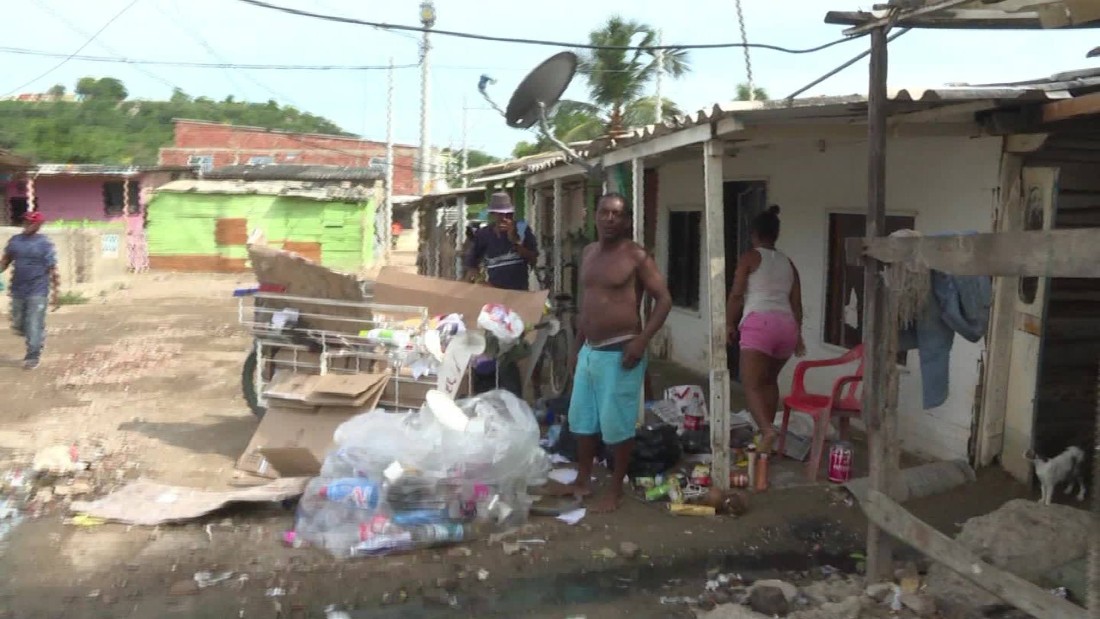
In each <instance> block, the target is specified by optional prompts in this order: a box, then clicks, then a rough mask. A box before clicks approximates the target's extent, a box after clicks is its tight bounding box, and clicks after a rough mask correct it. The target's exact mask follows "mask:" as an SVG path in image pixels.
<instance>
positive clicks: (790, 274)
mask: <svg viewBox="0 0 1100 619" xmlns="http://www.w3.org/2000/svg"><path fill="white" fill-rule="evenodd" d="M756 252H757V253H758V254H760V266H759V267H757V268H756V270H755V271H753V272H752V273H749V285H748V290H746V291H745V309H744V311H743V312H742V313H741V321H742V322H744V320H745V316H748V315H749V314H751V313H753V312H782V313H785V314H793V313H794V312H792V311H791V287H792V286H794V267H793V266H791V261H790V259H789V258H787V255H786V254H784V253H783V252H781V251H777V250H774V249H767V248H764V247H759V248H757V249H756Z"/></svg>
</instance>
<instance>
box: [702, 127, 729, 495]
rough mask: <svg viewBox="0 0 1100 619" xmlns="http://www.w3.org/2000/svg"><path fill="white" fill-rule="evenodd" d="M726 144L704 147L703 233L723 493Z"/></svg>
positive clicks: (713, 435)
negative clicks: (723, 194) (724, 165)
mask: <svg viewBox="0 0 1100 619" xmlns="http://www.w3.org/2000/svg"><path fill="white" fill-rule="evenodd" d="M724 147H725V144H724V143H723V142H722V141H721V140H708V141H707V142H704V144H703V185H704V187H705V190H706V194H705V197H704V203H705V205H706V207H705V208H706V210H705V211H704V213H703V230H704V238H705V240H706V242H705V243H704V246H705V247H706V262H704V264H703V272H704V273H706V278H707V298H708V299H709V300H710V303H709V305H708V311H707V314H706V315H707V332H708V333H709V334H710V346H709V349H708V351H707V353H708V354H707V362H708V365H709V366H710V406H709V408H710V451H711V454H712V455H713V458H712V461H711V473H710V477H711V483H712V484H713V485H714V486H715V487H717V488H719V489H721V490H729V487H730V414H729V405H728V404H727V394H729V388H730V373H729V369H728V367H727V366H726V219H725V213H724V210H725V209H724V203H723V200H722V180H723V176H722V159H723V155H724V150H725V148H724Z"/></svg>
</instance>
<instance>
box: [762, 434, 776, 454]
mask: <svg viewBox="0 0 1100 619" xmlns="http://www.w3.org/2000/svg"><path fill="white" fill-rule="evenodd" d="M778 440H779V433H778V432H776V431H775V430H771V431H768V430H765V431H763V432H761V433H760V453H762V454H768V455H769V456H771V455H774V454H775V447H776V443H777V441H778Z"/></svg>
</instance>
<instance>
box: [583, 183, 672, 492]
mask: <svg viewBox="0 0 1100 619" xmlns="http://www.w3.org/2000/svg"><path fill="white" fill-rule="evenodd" d="M631 220H632V216H631V209H630V207H629V206H627V203H626V198H625V197H623V196H622V195H621V194H617V193H610V194H606V195H604V196H603V197H602V198H600V201H599V203H598V204H597V206H596V230H597V232H598V238H599V240H598V241H596V242H595V243H592V244H590V245H589V246H588V247H586V248H585V249H584V254H583V257H582V258H581V271H580V285H581V294H580V297H581V304H580V312H579V314H578V316H577V340H576V347H577V350H575V351H574V358H575V361H574V362H573V363H574V376H573V395H572V399H571V400H570V403H569V429H570V430H571V431H572V432H573V434H575V435H576V436H577V456H578V466H577V468H578V473H577V481H576V482H574V485H573V486H570V487H569V489H568V491H569V492H571V493H573V494H578V495H582V496H584V495H588V494H590V492H591V491H590V488H589V480H590V479H591V476H592V461H593V459H594V458H595V456H596V448H597V446H598V443H599V437H600V436H601V435H602V437H603V442H604V443H606V444H607V445H609V446H610V447H611V448H612V450H613V455H614V465H613V468H614V470H613V471H612V474H611V481H610V482H609V483H610V486H609V487H608V488H607V491H606V493H605V494H604V495H603V496H602V497H601V498H600V499H598V500H597V501H596V502H595V503H594V504H593V506H592V511H594V512H608V511H614V510H616V509H618V507H619V504H620V503H621V502H622V498H623V482H624V480H625V479H626V476H627V471H628V470H629V468H630V456H631V451H632V450H633V448H634V434H635V424H636V423H637V420H638V411H639V410H640V409H641V406H642V397H643V393H642V391H643V388H644V381H645V371H646V365H647V361H646V348H647V347H648V346H649V342H650V340H652V339H653V336H654V335H655V334H656V333H657V331H658V330H660V328H661V327H662V326H663V325H664V323H665V319H666V318H667V317H668V313H669V311H670V310H671V309H672V297H671V296H670V295H669V292H668V285H667V284H666V282H665V278H664V276H662V275H661V273H660V272H659V271H658V270H657V264H656V262H655V261H654V260H653V256H652V255H650V254H649V252H647V251H646V250H645V248H643V247H642V246H641V245H638V244H637V243H635V242H633V241H632V240H630V230H631ZM643 294H648V295H649V297H650V298H651V299H652V300H653V308H652V312H651V313H650V315H649V319H648V320H647V321H646V323H645V324H644V325H643V324H642V319H641V312H640V310H641V302H642V296H643Z"/></svg>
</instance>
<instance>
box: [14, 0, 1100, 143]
mask: <svg viewBox="0 0 1100 619" xmlns="http://www.w3.org/2000/svg"><path fill="white" fill-rule="evenodd" d="M270 2H271V3H272V4H279V5H283V6H289V7H294V8H299V9H303V10H309V11H312V12H317V13H327V14H333V15H341V16H347V17H355V18H358V19H364V20H370V21H377V22H387V23H394V24H406V25H417V24H418V21H419V0H389V1H387V2H379V1H377V0H270ZM742 2H743V9H744V16H745V27H746V29H747V33H748V39H749V41H750V42H754V43H771V44H776V45H781V46H786V47H792V48H806V47H813V46H816V45H818V44H822V43H826V42H829V41H832V40H835V39H838V38H841V36H842V29H843V28H842V27H840V26H832V25H828V24H825V23H824V16H825V12H826V11H827V10H857V9H866V8H868V7H869V5H870V4H872V2H853V1H852V0H787V1H786V2H783V3H777V2H775V0H742ZM127 7H128V8H127ZM780 7H781V8H780ZM124 9H126V10H125V11H124V12H123V10H124ZM120 12H122V14H121V16H118V17H117V19H115V21H113V22H112V23H110V25H108V26H107V27H106V28H105V29H104V30H103V31H102V32H101V33H100V34H98V36H96V37H95V38H94V40H92V42H91V43H89V44H88V45H87V46H86V47H85V48H84V49H83V50H82V51H81V52H80V53H81V54H85V55H94V56H111V57H122V58H133V59H152V60H170V61H188V62H218V63H226V62H229V63H238V64H242V63H249V64H261V63H262V64H355V65H385V64H387V62H388V61H389V60H390V59H391V58H392V59H393V61H394V63H395V64H397V65H404V64H415V63H417V61H418V57H419V52H418V46H419V35H417V34H416V33H408V32H392V31H383V30H379V29H375V28H371V27H367V26H361V25H349V24H339V23H331V22H325V21H320V20H316V19H312V18H307V17H300V16H294V15H288V14H284V13H280V12H275V11H272V10H270V9H264V8H260V7H255V6H252V5H248V4H245V3H243V2H239V1H238V0H187V1H184V0H92V1H88V0H27V1H25V2H9V3H8V6H5V23H6V24H8V25H9V27H8V28H7V29H6V30H5V37H4V41H3V42H2V43H0V45H3V46H5V47H14V48H25V49H34V50H41V51H48V52H56V53H64V54H70V53H73V52H74V51H75V50H76V49H77V48H79V47H80V46H81V45H83V44H85V43H86V42H88V41H89V39H91V38H92V35H93V34H95V33H96V31H98V30H99V29H100V28H101V27H103V26H104V25H105V24H107V22H108V21H109V20H111V18H112V17H115V16H116V15H117V14H118V13H120ZM436 12H437V15H438V17H437V23H436V26H435V27H436V28H439V29H447V30H456V31H464V32H474V33H481V34H492V35H497V36H510V37H519V38H537V39H553V40H558V41H565V42H585V41H587V38H588V33H589V32H590V31H591V30H593V29H595V28H598V27H599V26H600V25H601V24H602V23H603V22H604V21H606V19H607V18H608V17H609V16H611V15H613V14H616V13H618V14H620V15H622V16H624V17H626V18H629V19H634V20H637V21H641V22H643V23H647V24H650V25H652V26H654V27H658V28H660V29H661V31H662V33H663V37H664V42H665V43H666V44H678V43H683V44H691V43H695V44H698V43H717V42H736V41H739V40H740V32H739V30H738V26H737V13H736V3H735V1H734V0H687V1H684V2H679V3H677V2H668V1H667V0H664V1H659V0H631V1H630V2H629V3H627V2H622V1H621V0H620V1H614V0H555V1H553V2H520V1H517V0H437V1H436ZM13 25H16V26H15V27H13ZM432 43H433V44H432V54H431V63H430V64H431V80H430V82H431V86H430V87H431V93H430V96H429V101H430V106H429V110H430V123H429V124H430V141H431V143H432V144H433V145H435V146H438V147H452V148H460V147H461V146H462V137H463V114H464V108H466V112H465V114H466V118H467V123H466V127H467V144H468V146H469V148H476V149H480V150H483V151H487V152H489V153H491V154H494V155H497V156H508V155H509V154H510V153H511V150H512V148H513V146H514V145H515V144H516V142H518V141H520V140H523V139H528V140H530V139H533V135H532V134H530V133H528V132H525V131H521V130H517V129H511V128H509V127H508V126H507V125H505V123H504V119H503V118H502V117H501V116H500V115H499V114H498V113H496V112H495V111H493V110H492V109H491V108H490V107H489V105H488V104H487V103H486V102H485V101H484V100H483V99H482V98H481V96H480V95H479V93H478V91H477V82H478V79H479V77H480V76H481V75H482V74H488V75H490V76H492V77H493V78H495V79H496V80H497V82H496V84H494V85H492V86H490V87H489V93H490V94H491V96H492V97H493V99H494V100H495V101H496V103H497V104H499V105H500V106H501V107H503V106H505V105H506V104H507V102H508V98H509V97H510V96H511V93H512V90H513V89H514V88H515V86H516V85H517V84H518V83H519V81H520V80H522V79H523V77H524V75H526V74H527V72H528V71H530V70H531V69H532V68H534V67H535V66H536V65H537V64H538V63H539V62H541V61H542V60H543V59H545V58H547V57H549V56H551V55H552V54H554V53H556V52H558V51H560V50H561V48H555V47H544V46H533V45H520V44H514V43H496V42H482V41H472V40H466V39H457V38H451V37H446V36H441V35H435V36H433V37H432ZM1097 45H1100V36H1098V35H1097V33H1095V32H1088V31H1073V32H1068V31H1053V32H1037V31H1008V32H1005V31H999V32H974V31H969V32H968V31H933V30H923V31H921V30H914V31H912V32H910V33H908V34H906V35H905V36H903V37H901V38H899V39H897V40H896V41H895V42H893V43H891V44H890V79H889V81H890V86H891V87H896V88H903V87H905V88H913V87H930V86H940V85H944V84H949V83H970V84H979V83H990V82H1003V81H1013V80H1023V79H1032V78H1039V77H1046V76H1049V75H1052V74H1054V73H1058V72H1061V71H1068V70H1076V69H1082V68H1091V67H1098V66H1100V60H1097V59H1086V58H1085V54H1086V52H1088V50H1090V49H1092V48H1093V47H1096V46H1097ZM866 46H867V40H866V39H861V40H857V41H852V42H848V43H844V44H842V45H838V46H835V47H832V48H830V49H828V50H825V51H822V52H818V53H814V54H804V55H791V54H783V53H778V52H772V51H763V50H753V51H752V52H751V64H752V68H753V74H754V77H755V83H756V85H757V86H760V87H763V88H765V89H766V90H767V91H768V93H769V94H770V95H771V97H773V98H779V97H785V96H787V95H788V94H790V93H791V92H793V91H795V90H797V89H799V88H801V87H802V86H804V85H805V84H807V83H809V82H811V81H813V80H814V79H816V78H817V77H819V76H820V75H822V74H824V73H826V72H828V71H830V70H831V69H833V68H834V67H836V66H838V65H840V64H841V63H843V62H845V61H846V60H848V59H849V58H851V57H852V56H854V55H856V54H858V53H860V52H861V51H864V50H865V49H866ZM60 61H61V59H58V58H43V57H35V56H27V55H16V54H11V53H6V52H0V63H2V64H0V66H2V67H3V69H2V70H0V94H3V93H8V92H9V91H11V90H13V89H16V88H18V87H19V86H20V85H22V84H24V83H26V82H28V81H29V80H31V79H32V78H35V77H36V76H39V75H41V74H43V73H46V75H44V76H42V77H41V78H39V79H37V80H36V81H34V82H33V83H31V84H29V85H27V86H25V87H23V88H22V89H20V90H18V92H45V91H46V90H47V89H48V88H49V87H50V86H52V85H54V84H58V83H60V84H64V85H65V86H67V87H68V88H69V89H70V90H72V89H73V87H74V85H75V84H76V81H77V80H78V79H79V78H81V77H84V76H96V77H107V76H110V77H115V78H118V79H120V80H122V81H123V82H124V83H125V84H126V87H127V88H128V90H129V91H130V96H131V98H143V99H166V98H167V97H168V96H169V95H170V94H171V92H172V89H173V88H174V87H178V88H181V89H182V90H184V91H185V92H187V93H188V94H190V95H192V96H207V97H210V98H213V99H217V100H221V99H224V98H225V97H226V96H227V95H233V96H234V98H236V99H237V100H248V101H261V102H262V101H267V100H269V99H275V100H276V101H278V102H280V103H283V104H289V105H293V106H295V107H297V108H299V109H301V110H303V111H308V112H311V113H313V114H318V115H321V116H325V117H327V118H329V119H331V120H333V121H334V122H336V123H337V124H338V125H340V126H341V127H342V128H344V129H345V130H346V131H350V132H353V133H356V134H360V135H363V136H364V137H366V138H369V139H376V140H384V139H385V136H386V107H387V78H386V71H385V70H367V71H272V70H248V71H245V70H239V69H199V68H179V67H163V66H145V67H140V66H136V65H129V64H107V63H98V62H90V61H86V60H76V59H74V60H70V61H69V62H67V63H65V64H63V65H62V66H60V67H59V68H56V69H53V70H51V68H53V67H54V66H55V65H57V64H58V63H59V62H60ZM690 61H691V67H692V71H691V72H690V73H689V74H688V75H686V76H685V77H683V78H681V79H678V80H674V81H673V80H667V79H666V80H665V84H664V87H663V92H664V93H665V96H666V97H668V98H670V99H672V100H673V101H675V102H676V103H677V104H678V105H679V107H680V108H681V109H683V110H697V109H700V108H703V107H709V106H710V105H713V104H714V103H716V102H720V101H727V100H730V99H732V98H733V97H734V96H735V92H736V85H737V84H738V83H740V82H744V81H745V79H746V65H745V59H744V54H743V52H742V50H740V49H737V48H731V49H719V50H695V51H692V52H691V56H690ZM866 84H867V62H866V60H864V61H861V62H859V63H856V64H855V65H853V66H852V67H850V68H848V69H846V70H845V71H843V72H841V73H840V74H838V75H836V76H835V77H833V78H831V79H829V80H828V81H826V82H824V83H823V84H821V85H819V86H817V87H815V88H814V89H812V90H810V91H809V92H807V93H806V95H805V96H810V95H823V94H830V95H840V94H856V93H859V94H862V93H865V92H866V88H867V86H866ZM566 97H567V98H573V99H584V98H585V97H586V89H585V86H584V80H583V79H582V78H580V77H578V78H577V79H575V80H574V81H573V83H572V85H571V86H570V88H569V90H568V91H567V92H566ZM419 123H420V73H419V69H418V68H409V69H398V70H396V71H395V80H394V135H395V139H396V141H397V142H398V143H405V144H416V143H419V139H420V132H419V131H420V130H419Z"/></svg>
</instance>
